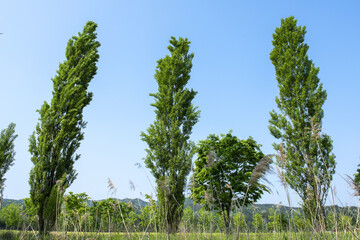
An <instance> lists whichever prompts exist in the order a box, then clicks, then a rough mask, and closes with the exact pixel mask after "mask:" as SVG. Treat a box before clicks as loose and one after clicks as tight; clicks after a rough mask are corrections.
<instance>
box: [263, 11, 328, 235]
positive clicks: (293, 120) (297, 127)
mask: <svg viewBox="0 0 360 240" xmlns="http://www.w3.org/2000/svg"><path fill="white" fill-rule="evenodd" d="M296 22H297V21H296V20H295V19H294V17H289V18H286V19H282V20H281V26H280V28H276V29H275V34H273V42H272V44H273V46H274V48H273V50H272V51H271V53H270V59H271V61H272V63H273V65H274V66H275V72H276V79H277V82H278V87H279V97H276V99H275V101H276V104H277V107H278V109H279V111H278V112H275V111H274V110H273V111H272V112H270V116H271V118H270V120H269V123H270V125H269V130H270V132H271V134H272V135H273V136H274V137H275V138H277V139H279V140H280V142H281V143H280V144H274V147H275V149H276V150H279V151H280V153H281V154H280V156H281V157H280V158H278V165H279V166H280V167H281V168H282V169H283V175H284V177H285V179H286V181H287V182H288V184H289V185H290V187H291V188H292V189H294V190H295V191H296V192H297V193H298V194H299V196H300V197H301V199H302V206H303V208H304V211H305V213H306V215H307V216H308V217H309V218H310V220H311V221H312V223H313V225H314V226H315V227H316V229H317V230H325V218H324V208H323V207H324V204H325V201H326V197H327V194H328V191H329V188H330V183H331V181H332V176H333V174H334V172H335V156H334V154H332V148H333V147H332V140H331V138H330V136H328V135H326V134H324V133H322V131H321V128H322V118H323V116H324V112H323V109H322V107H323V104H324V102H325V100H326V97H327V94H326V91H325V90H324V89H323V86H322V84H321V83H320V80H319V78H318V73H319V68H317V67H315V65H314V63H313V62H312V60H310V59H309V57H308V55H307V51H308V49H309V46H308V45H307V44H306V43H304V39H305V33H306V30H305V27H301V26H297V25H296Z"/></svg>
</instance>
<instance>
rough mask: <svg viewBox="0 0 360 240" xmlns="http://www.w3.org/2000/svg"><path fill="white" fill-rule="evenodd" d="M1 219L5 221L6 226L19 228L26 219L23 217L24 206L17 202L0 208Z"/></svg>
mask: <svg viewBox="0 0 360 240" xmlns="http://www.w3.org/2000/svg"><path fill="white" fill-rule="evenodd" d="M0 220H1V221H3V222H5V224H6V227H8V228H12V229H18V228H20V227H21V223H23V222H24V221H25V219H24V217H23V208H22V207H21V206H20V205H17V204H15V203H12V204H9V205H7V206H6V207H3V208H2V209H1V210H0Z"/></svg>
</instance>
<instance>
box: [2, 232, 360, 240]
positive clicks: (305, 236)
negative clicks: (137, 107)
mask: <svg viewBox="0 0 360 240" xmlns="http://www.w3.org/2000/svg"><path fill="white" fill-rule="evenodd" d="M0 239H1V240H15V239H24V240H38V239H44V240H55V239H68V240H83V239H84V240H86V239H89V240H90V239H97V240H115V239H134V240H135V239H144V240H163V239H164V240H165V239H166V240H180V239H184V240H185V239H189V240H193V239H194V240H195V239H196V240H205V239H211V240H220V239H224V240H225V239H229V240H231V239H236V235H234V234H232V235H229V236H226V235H225V234H223V233H211V234H210V233H196V232H193V233H186V234H179V233H178V234H174V235H169V236H168V235H167V234H166V233H140V232H137V233H131V236H129V235H128V234H127V233H104V232H102V233H76V232H66V233H65V232H51V233H50V234H49V235H47V236H46V237H44V238H40V236H39V235H38V233H37V232H35V231H27V232H25V231H19V230H0ZM239 239H240V240H243V239H244V240H245V239H246V240H249V239H250V240H277V239H286V240H287V239H297V240H309V239H341V240H343V239H344V240H346V239H349V240H350V239H358V237H355V236H354V235H353V234H352V233H349V232H340V233H338V234H337V236H336V234H335V233H331V232H327V233H326V234H325V235H322V234H314V233H311V232H299V233H294V232H282V233H249V234H247V233H240V235H239Z"/></svg>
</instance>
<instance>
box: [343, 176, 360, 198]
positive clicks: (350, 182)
mask: <svg viewBox="0 0 360 240" xmlns="http://www.w3.org/2000/svg"><path fill="white" fill-rule="evenodd" d="M344 180H345V181H346V182H347V184H348V185H349V186H350V188H351V189H352V190H353V191H354V193H353V196H360V187H359V186H358V185H357V183H356V181H355V179H353V178H352V177H350V176H349V175H347V174H346V178H344Z"/></svg>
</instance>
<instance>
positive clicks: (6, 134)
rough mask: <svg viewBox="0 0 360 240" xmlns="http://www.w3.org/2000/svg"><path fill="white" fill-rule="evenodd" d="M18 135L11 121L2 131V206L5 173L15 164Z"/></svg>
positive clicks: (0, 187)
mask: <svg viewBox="0 0 360 240" xmlns="http://www.w3.org/2000/svg"><path fill="white" fill-rule="evenodd" d="M16 137H17V135H16V134H15V124H14V123H10V124H9V126H8V127H7V128H6V129H4V130H2V131H1V133H0V206H1V201H2V198H3V192H4V187H5V180H6V178H5V173H6V172H7V171H8V170H9V168H10V166H12V165H13V164H14V160H15V150H14V141H15V139H16Z"/></svg>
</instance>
